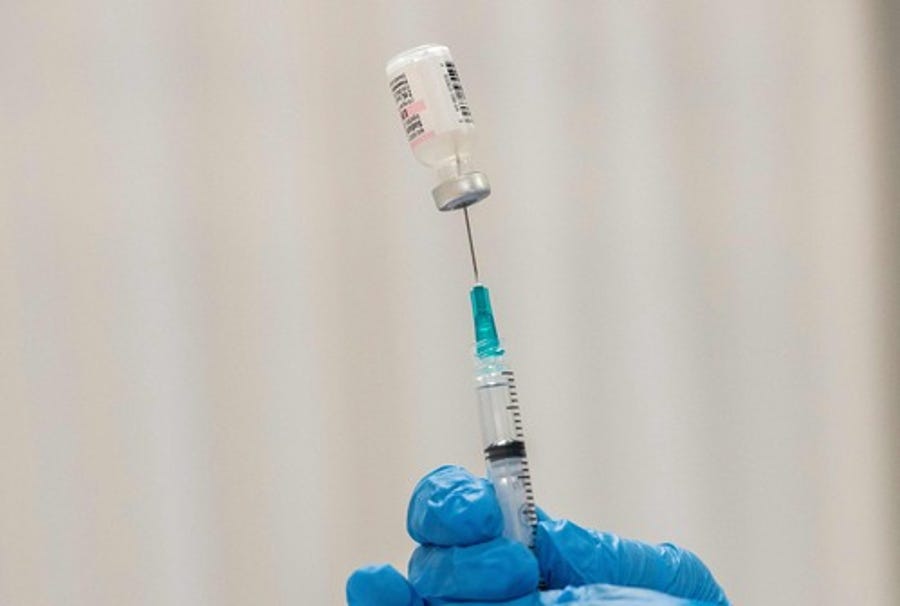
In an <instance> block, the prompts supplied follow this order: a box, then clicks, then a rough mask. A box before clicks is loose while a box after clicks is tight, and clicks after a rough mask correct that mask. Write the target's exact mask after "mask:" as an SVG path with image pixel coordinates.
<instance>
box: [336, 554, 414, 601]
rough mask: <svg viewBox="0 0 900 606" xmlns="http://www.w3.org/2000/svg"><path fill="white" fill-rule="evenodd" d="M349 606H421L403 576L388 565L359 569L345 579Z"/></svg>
mask: <svg viewBox="0 0 900 606" xmlns="http://www.w3.org/2000/svg"><path fill="white" fill-rule="evenodd" d="M347 604H349V605H350V606H422V604H423V602H422V598H420V597H419V596H418V595H417V594H416V592H415V590H414V589H413V588H412V585H410V584H409V583H408V582H407V581H406V579H404V578H403V575H402V574H400V573H399V572H398V571H397V569H396V568H394V567H393V566H391V565H389V564H382V565H380V566H366V567H364V568H360V569H359V570H357V571H356V572H354V573H353V574H351V575H350V578H349V579H347Z"/></svg>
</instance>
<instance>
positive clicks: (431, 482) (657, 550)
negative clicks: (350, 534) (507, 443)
mask: <svg viewBox="0 0 900 606" xmlns="http://www.w3.org/2000/svg"><path fill="white" fill-rule="evenodd" d="M502 529H503V520H502V518H501V514H500V507H499V505H498V503H497V499H496V497H495V496H494V490H493V488H492V487H491V485H490V484H489V483H488V482H487V481H486V480H484V479H482V478H476V477H475V476H473V475H472V474H470V473H469V472H468V471H466V470H465V469H463V468H461V467H454V466H444V467H440V468H438V469H436V470H434V471H433V472H431V473H430V474H428V475H427V476H425V477H424V478H423V479H422V480H421V481H420V482H419V483H418V484H417V485H416V488H415V489H414V490H413V495H412V498H411V499H410V503H409V510H408V511H407V530H408V531H409V534H410V536H411V537H412V538H413V539H414V540H415V541H417V542H418V543H419V544H420V546H419V547H418V548H417V549H416V550H415V551H414V552H413V555H412V558H410V562H409V574H408V577H409V580H408V581H407V579H405V578H403V576H402V575H401V574H400V573H399V572H397V570H395V569H394V568H393V567H391V566H370V567H366V568H361V569H359V570H357V571H356V572H354V573H353V574H352V575H351V576H350V578H349V579H348V581H347V602H348V603H349V604H350V606H423V604H430V605H439V604H452V603H465V604H467V606H478V604H492V605H494V606H499V605H501V604H502V605H505V606H552V605H556V604H572V605H573V606H590V605H597V606H599V605H602V604H606V605H609V604H612V603H615V604H616V606H632V605H634V606H637V605H642V606H728V600H727V599H726V597H725V593H724V592H723V591H722V588H721V587H719V585H718V584H717V583H716V581H715V579H714V578H713V576H712V574H711V573H710V572H709V570H708V569H707V568H706V566H704V565H703V563H702V562H701V561H700V560H699V558H697V556H695V555H694V554H692V553H691V552H689V551H686V550H684V549H681V548H679V547H676V546H674V545H670V544H663V545H648V544H646V543H641V542H638V541H631V540H628V539H621V538H619V537H617V536H616V535H613V534H609V533H603V532H597V531H593V530H586V529H584V528H581V527H580V526H577V525H576V524H573V523H572V522H568V521H566V520H552V519H550V518H548V517H547V516H544V515H542V516H541V519H540V521H539V523H538V528H537V539H536V544H535V553H534V554H532V552H531V551H529V550H528V549H527V548H526V547H524V546H522V545H521V544H519V543H515V542H513V541H509V540H507V539H504V538H502V537H501V536H500V534H501V532H502ZM535 555H536V556H537V557H536V558H535ZM539 577H540V578H543V579H544V581H545V582H546V584H547V587H548V589H549V590H548V591H541V592H538V591H536V588H537V585H538V578H539Z"/></svg>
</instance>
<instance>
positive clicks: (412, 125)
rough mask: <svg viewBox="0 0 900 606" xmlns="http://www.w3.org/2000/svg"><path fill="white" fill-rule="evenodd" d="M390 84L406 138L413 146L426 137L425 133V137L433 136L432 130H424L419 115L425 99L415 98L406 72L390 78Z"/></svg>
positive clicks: (423, 107)
mask: <svg viewBox="0 0 900 606" xmlns="http://www.w3.org/2000/svg"><path fill="white" fill-rule="evenodd" d="M390 86H391V93H393V95H394V102H395V103H396V104H397V111H399V112H400V121H401V122H402V123H403V130H404V131H406V140H407V141H409V142H410V144H411V145H412V146H413V147H415V146H416V145H418V144H419V143H421V142H422V141H424V140H425V139H426V137H425V135H426V134H428V135H429V137H427V138H430V137H432V136H434V132H433V131H429V132H428V133H426V132H425V126H424V124H423V123H422V116H421V113H422V110H424V109H425V101H424V100H422V99H418V100H417V99H416V98H415V96H414V95H413V91H412V86H410V84H409V79H408V78H407V77H406V74H405V73H402V74H400V75H399V76H397V77H396V78H394V79H393V80H391V82H390Z"/></svg>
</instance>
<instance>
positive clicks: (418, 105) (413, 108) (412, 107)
mask: <svg viewBox="0 0 900 606" xmlns="http://www.w3.org/2000/svg"><path fill="white" fill-rule="evenodd" d="M424 110H425V101H423V100H422V99H419V100H418V101H415V102H413V103H410V104H409V105H407V106H406V107H404V108H403V111H405V112H406V115H407V116H411V115H413V114H418V113H420V112H422V111H424Z"/></svg>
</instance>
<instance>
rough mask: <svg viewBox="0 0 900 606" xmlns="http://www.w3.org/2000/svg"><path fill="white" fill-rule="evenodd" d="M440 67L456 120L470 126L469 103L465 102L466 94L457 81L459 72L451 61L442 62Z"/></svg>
mask: <svg viewBox="0 0 900 606" xmlns="http://www.w3.org/2000/svg"><path fill="white" fill-rule="evenodd" d="M441 67H443V68H444V82H446V83H447V91H449V93H450V98H451V99H453V108H454V109H455V110H456V114H457V119H458V120H459V122H460V124H472V110H470V109H469V102H468V101H466V92H465V91H464V90H463V87H462V82H460V81H459V72H458V71H456V66H455V65H454V64H453V62H452V61H443V62H442V63H441Z"/></svg>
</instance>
